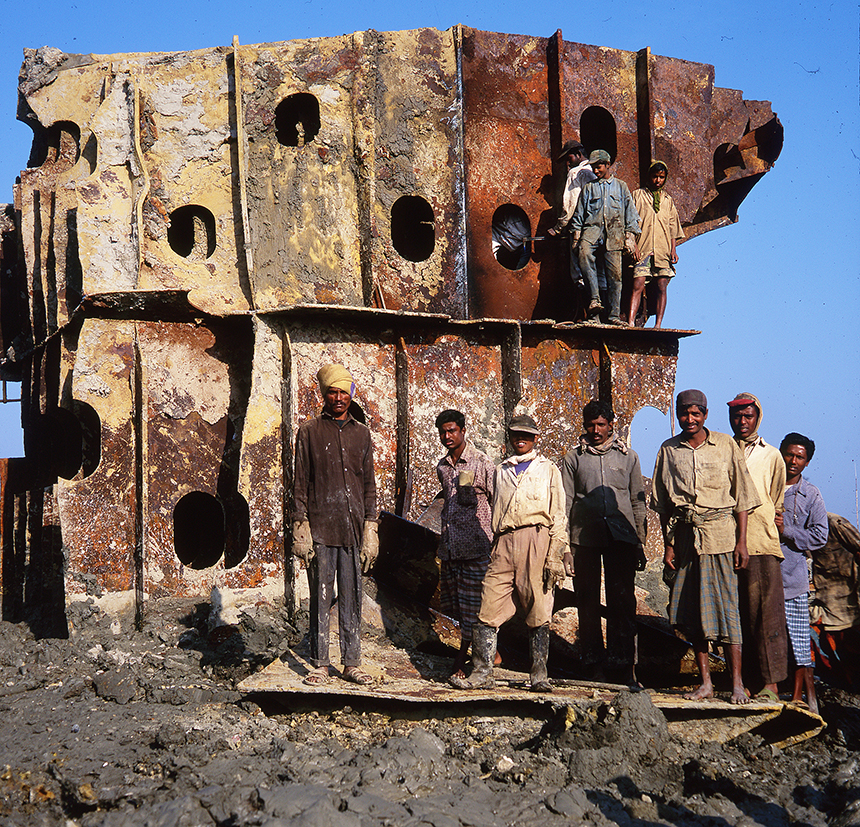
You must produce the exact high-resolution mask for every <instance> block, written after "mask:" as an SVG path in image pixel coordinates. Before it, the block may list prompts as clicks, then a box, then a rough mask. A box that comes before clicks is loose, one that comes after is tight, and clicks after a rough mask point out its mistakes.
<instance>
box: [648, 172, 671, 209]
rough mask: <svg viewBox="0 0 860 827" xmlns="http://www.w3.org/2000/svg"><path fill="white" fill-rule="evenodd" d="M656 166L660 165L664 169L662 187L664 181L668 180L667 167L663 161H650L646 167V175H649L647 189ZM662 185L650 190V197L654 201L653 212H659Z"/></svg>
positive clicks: (649, 187)
mask: <svg viewBox="0 0 860 827" xmlns="http://www.w3.org/2000/svg"><path fill="white" fill-rule="evenodd" d="M656 167H660V168H661V169H665V170H666V177H665V178H664V179H663V187H665V186H666V181H668V180H669V167H667V166H666V164H665V163H664V162H663V161H652V162H651V166H650V167H648V176H649V185H648V189H651V183H650V179H651V177H652V176H653V175H654V169H655V168H656ZM663 187H658V188H657V189H655V190H651V198H652V199H653V201H654V212H660V194H661V192H662V190H663Z"/></svg>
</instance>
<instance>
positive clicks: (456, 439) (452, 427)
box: [439, 422, 466, 454]
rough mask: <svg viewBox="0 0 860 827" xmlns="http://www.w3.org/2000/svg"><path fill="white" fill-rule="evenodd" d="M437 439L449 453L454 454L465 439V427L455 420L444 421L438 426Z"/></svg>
mask: <svg viewBox="0 0 860 827" xmlns="http://www.w3.org/2000/svg"><path fill="white" fill-rule="evenodd" d="M439 441H440V442H441V443H442V444H443V445H444V446H445V448H446V450H447V451H448V453H449V454H455V453H456V452H457V449H459V448H460V447H461V446H462V445H463V443H464V442H465V441H466V429H465V428H461V427H460V426H459V425H458V424H457V423H456V422H445V423H443V425H442V427H441V428H439Z"/></svg>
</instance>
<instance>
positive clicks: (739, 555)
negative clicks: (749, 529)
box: [735, 540, 750, 570]
mask: <svg viewBox="0 0 860 827" xmlns="http://www.w3.org/2000/svg"><path fill="white" fill-rule="evenodd" d="M749 562H750V555H749V552H748V551H747V544H746V540H738V544H737V545H736V546H735V569H736V570H739V569H745V568H746V567H747V566H748V565H749Z"/></svg>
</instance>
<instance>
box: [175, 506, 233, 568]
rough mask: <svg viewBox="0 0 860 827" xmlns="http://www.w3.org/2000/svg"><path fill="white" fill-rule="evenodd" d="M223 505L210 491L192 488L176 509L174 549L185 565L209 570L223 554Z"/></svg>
mask: <svg viewBox="0 0 860 827" xmlns="http://www.w3.org/2000/svg"><path fill="white" fill-rule="evenodd" d="M225 539H226V537H225V526H224V508H223V507H222V505H221V503H220V502H218V500H217V499H216V498H215V497H213V496H212V495H211V494H207V493H205V492H204V491H191V492H190V493H188V494H186V495H185V496H184V497H183V498H182V499H181V500H179V502H178V503H176V506H175V508H174V509H173V548H174V550H175V551H176V556H177V557H178V558H179V560H180V562H181V563H182V564H183V565H184V566H188V568H190V569H206V568H209V566H214V565H215V563H217V562H218V561H219V560H220V559H221V555H223V554H224V543H225Z"/></svg>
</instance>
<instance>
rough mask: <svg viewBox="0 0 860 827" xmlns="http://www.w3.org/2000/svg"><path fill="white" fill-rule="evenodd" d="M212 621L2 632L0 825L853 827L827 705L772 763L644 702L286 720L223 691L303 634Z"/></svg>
mask: <svg viewBox="0 0 860 827" xmlns="http://www.w3.org/2000/svg"><path fill="white" fill-rule="evenodd" d="M207 620H208V606H206V605H198V606H195V605H193V604H188V603H182V602H178V601H170V602H160V603H154V604H150V606H149V609H148V612H147V615H146V618H145V622H144V626H143V630H142V631H132V630H131V629H130V628H127V627H125V626H124V625H123V624H120V623H117V622H116V621H114V622H111V620H110V619H109V618H108V617H106V616H104V615H102V614H100V613H99V612H98V610H96V609H95V607H93V606H91V605H88V604H86V603H82V604H78V605H76V606H74V607H73V610H72V612H71V613H70V618H69V621H70V623H69V625H70V628H71V630H72V633H71V637H70V639H68V640H56V639H43V640H36V639H34V637H33V636H32V634H31V633H30V632H29V630H28V628H27V627H26V626H25V625H23V624H15V625H13V624H10V623H0V744H2V747H0V756H2V757H0V825H3V826H4V827H5V825H15V827H29V825H67V826H70V825H80V827H96V825H99V826H100V827H101V826H102V825H103V826H104V827H113V826H114V825H116V826H117V827H118V826H119V825H123V827H125V825H129V826H130V827H134V826H135V825H140V827H143V826H144V825H146V826H147V827H162V825H163V827H177V826H179V825H181V827H195V826H196V825H206V827H209V825H218V827H229V826H231V825H267V826H268V827H275V826H276V825H278V826H280V825H303V826H304V827H313V826H314V825H321V826H323V825H324V826H325V827H370V825H397V826H398V827H401V826H402V827H407V826H408V825H431V827H458V825H475V826H476V827H478V826H483V825H513V824H516V825H526V826H527V825H540V827H552V825H561V824H594V825H634V824H636V825H686V824H708V825H713V827H728V825H753V824H762V825H782V824H803V825H825V824H831V825H839V827H847V826H848V825H853V824H860V772H858V770H860V703H858V699H857V698H855V697H854V696H850V695H847V694H844V693H840V692H838V691H836V690H830V689H827V688H826V687H823V688H822V697H823V714H824V716H825V718H826V719H827V721H828V724H829V726H828V728H827V730H825V732H824V733H823V734H822V735H820V736H818V737H817V738H816V739H813V740H811V741H807V742H804V743H802V744H799V745H797V746H794V747H790V748H787V749H785V750H784V751H780V750H779V749H777V748H775V747H772V746H770V745H768V744H765V743H764V742H763V741H762V740H761V738H758V737H756V736H752V735H749V734H748V735H744V736H741V737H739V738H737V739H735V740H734V741H732V742H730V743H728V744H726V745H714V744H704V745H694V744H690V743H688V742H684V741H679V740H676V739H673V737H672V736H671V735H670V734H669V731H668V729H667V727H666V721H665V719H664V717H663V715H662V713H661V712H660V711H659V710H658V709H656V708H655V707H654V706H653V705H652V704H651V701H650V698H649V696H648V695H647V694H646V693H635V694H634V693H629V692H621V693H619V694H618V695H617V696H616V697H615V698H614V699H613V700H612V701H611V702H608V703H607V702H604V701H595V703H594V704H593V705H592V706H589V707H587V708H585V709H579V708H577V709H573V708H562V709H560V710H557V711H556V712H555V713H550V712H545V713H544V712H540V709H541V707H538V706H535V707H533V708H530V709H529V710H527V711H525V712H523V713H522V714H516V715H514V714H510V710H505V709H502V710H498V709H495V710H491V711H490V710H486V709H484V710H481V709H476V708H473V707H465V708H464V712H465V711H468V712H469V714H467V715H464V716H463V717H450V713H448V714H449V717H441V714H440V710H438V709H437V710H434V709H432V708H429V707H428V708H423V707H418V708H415V707H414V706H413V707H410V708H408V709H406V708H404V707H401V706H395V705H392V704H391V703H388V704H386V702H384V701H382V702H378V703H377V702H374V701H372V700H370V701H366V700H362V699H358V700H356V701H355V702H353V701H351V702H350V703H351V704H352V705H351V706H344V705H343V704H342V703H340V702H339V701H338V700H337V699H331V698H329V699H327V700H326V701H325V703H319V704H314V705H312V701H314V700H315V699H313V698H310V699H308V698H305V699H300V700H298V701H297V700H296V699H295V697H291V699H290V704H291V706H289V707H288V706H286V705H285V701H284V699H283V698H277V697H275V698H273V697H269V696H266V697H264V696H257V697H250V696H243V695H242V694H241V693H240V692H238V691H237V690H236V689H235V686H236V685H237V683H238V682H239V681H240V680H241V679H243V678H244V677H246V676H247V675H249V674H251V673H252V672H254V671H255V670H257V669H259V668H261V667H262V666H264V665H265V664H267V663H269V662H270V661H271V660H272V659H274V658H276V657H278V656H279V654H281V652H283V651H284V649H285V648H286V647H287V646H292V645H296V644H298V643H299V641H300V640H301V637H302V635H301V633H300V632H299V631H298V630H297V629H295V628H293V627H292V626H291V625H290V624H289V623H287V622H286V620H285V619H284V617H283V616H282V615H281V614H280V613H279V612H278V611H277V610H273V609H272V607H269V606H258V607H255V608H254V609H250V610H247V611H245V612H244V613H243V614H242V615H241V616H240V622H239V623H238V624H237V625H235V626H230V627H224V626H221V627H216V628H215V629H214V630H212V631H209V629H208V623H207ZM299 626H300V627H301V619H300V621H299ZM313 707H315V708H313ZM546 709H548V707H547V708H546ZM489 712H491V713H492V714H488V713H489ZM542 716H543V717H542ZM547 716H548V717H547Z"/></svg>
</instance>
